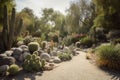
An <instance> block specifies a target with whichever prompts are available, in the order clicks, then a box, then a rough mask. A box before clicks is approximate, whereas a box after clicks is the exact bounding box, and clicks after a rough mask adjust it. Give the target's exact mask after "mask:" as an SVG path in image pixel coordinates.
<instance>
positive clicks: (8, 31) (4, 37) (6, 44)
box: [0, 6, 23, 52]
mask: <svg viewBox="0 0 120 80" xmlns="http://www.w3.org/2000/svg"><path fill="white" fill-rule="evenodd" d="M15 14H16V12H15V8H13V9H12V15H11V18H10V19H8V13H7V6H4V18H3V30H2V33H1V36H0V38H1V40H0V41H1V43H2V44H0V48H1V49H2V50H1V51H0V52H3V51H5V50H9V49H10V48H11V47H12V44H13V41H14V39H16V37H17V36H18V35H19V33H20V30H21V28H22V24H23V20H22V19H20V22H19V25H18V26H16V27H17V28H16V30H15ZM15 31H16V32H17V34H16V35H15V34H14V33H15Z"/></svg>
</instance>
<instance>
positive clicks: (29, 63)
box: [23, 53, 45, 72]
mask: <svg viewBox="0 0 120 80" xmlns="http://www.w3.org/2000/svg"><path fill="white" fill-rule="evenodd" d="M44 66H45V65H44V61H40V57H39V56H38V55H37V54H35V53H33V54H32V55H28V56H26V58H25V61H24V64H23V69H24V70H26V71H28V72H35V71H40V70H42V69H43V67H44Z"/></svg>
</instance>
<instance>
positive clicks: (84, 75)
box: [35, 52, 120, 80]
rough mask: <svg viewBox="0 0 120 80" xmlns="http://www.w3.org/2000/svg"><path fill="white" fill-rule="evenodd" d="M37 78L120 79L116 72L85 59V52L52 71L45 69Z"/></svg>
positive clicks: (40, 79) (43, 79) (57, 79)
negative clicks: (108, 70)
mask: <svg viewBox="0 0 120 80" xmlns="http://www.w3.org/2000/svg"><path fill="white" fill-rule="evenodd" d="M119 76H120V75H119ZM35 79H36V80H120V77H118V75H116V74H112V73H111V74H110V73H108V72H105V71H103V70H101V69H99V68H98V67H97V66H95V65H94V64H91V63H89V61H88V60H86V59H85V53H84V52H80V55H78V56H75V57H74V58H73V60H71V61H69V62H63V63H61V64H60V66H59V67H57V68H55V69H54V70H52V71H45V72H44V73H43V75H42V76H36V77H35Z"/></svg>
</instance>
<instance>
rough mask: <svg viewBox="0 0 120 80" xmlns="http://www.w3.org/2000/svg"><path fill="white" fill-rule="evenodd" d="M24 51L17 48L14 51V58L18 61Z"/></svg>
mask: <svg viewBox="0 0 120 80" xmlns="http://www.w3.org/2000/svg"><path fill="white" fill-rule="evenodd" d="M22 52H23V50H22V49H21V48H16V49H15V50H14V51H13V57H14V58H15V59H16V60H18V59H19V57H20V55H21V54H22Z"/></svg>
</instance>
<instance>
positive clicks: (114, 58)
mask: <svg viewBox="0 0 120 80" xmlns="http://www.w3.org/2000/svg"><path fill="white" fill-rule="evenodd" d="M96 53H97V57H98V59H97V63H98V64H99V65H100V66H106V67H108V68H113V69H119V67H120V44H119V45H116V46H114V45H101V46H100V47H98V48H97V51H96Z"/></svg>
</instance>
